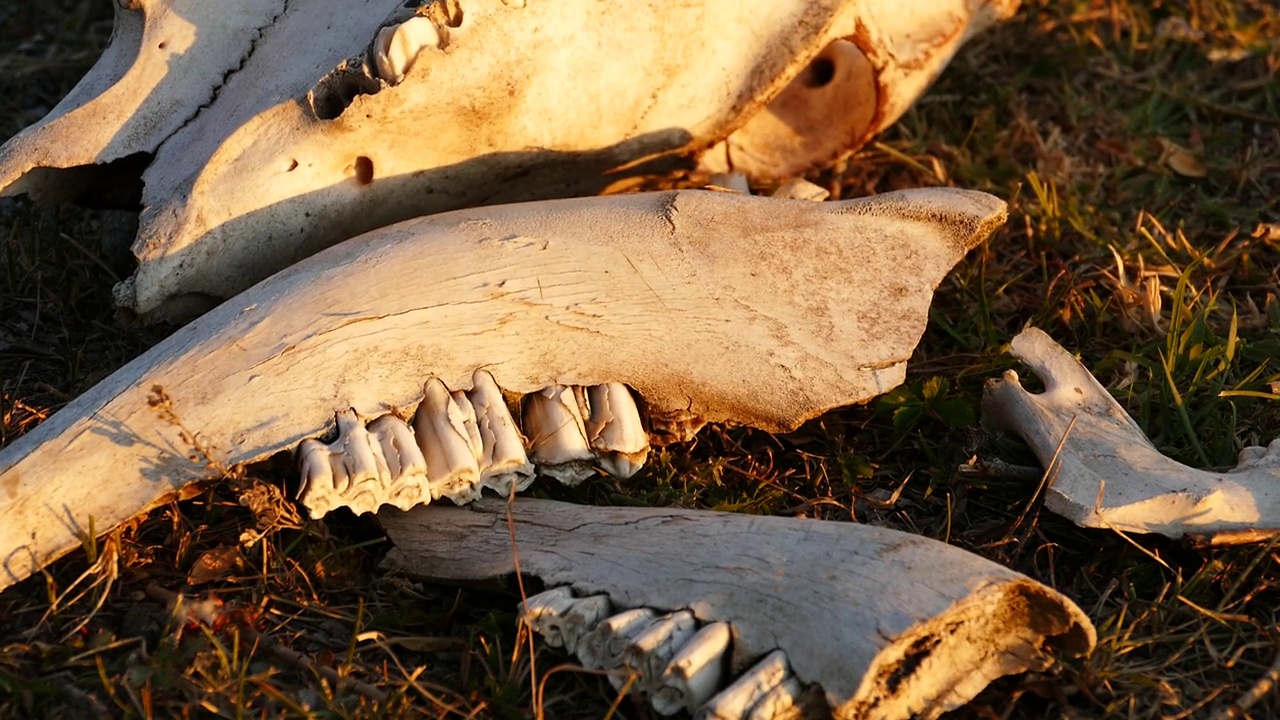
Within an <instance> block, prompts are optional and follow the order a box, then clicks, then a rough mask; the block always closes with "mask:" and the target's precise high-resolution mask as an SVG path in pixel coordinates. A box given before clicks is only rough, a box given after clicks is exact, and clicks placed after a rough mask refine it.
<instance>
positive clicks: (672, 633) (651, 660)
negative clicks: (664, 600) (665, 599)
mask: <svg viewBox="0 0 1280 720" xmlns="http://www.w3.org/2000/svg"><path fill="white" fill-rule="evenodd" d="M697 631H698V621H697V620H695V619H694V617H693V613H691V612H689V611H688V610H680V611H678V612H674V613H671V614H669V615H663V616H662V617H660V618H658V619H657V621H655V622H654V623H653V624H652V625H650V626H649V627H648V628H645V630H644V632H641V633H640V634H639V635H636V636H635V637H634V638H633V639H632V640H631V642H630V643H628V645H627V649H626V651H625V652H624V654H623V657H622V664H623V666H624V667H626V668H628V669H630V670H633V671H634V672H635V673H636V674H637V675H638V676H639V678H640V679H639V680H638V681H637V682H636V685H635V690H636V692H637V694H639V695H640V696H641V697H648V696H650V695H652V694H653V693H654V692H655V691H657V690H658V689H659V688H661V687H662V683H661V680H662V673H663V671H664V670H665V669H666V667H667V665H668V664H669V663H670V662H671V661H672V659H674V658H675V655H676V653H677V652H678V651H679V650H680V648H681V647H683V646H684V644H685V643H687V642H688V641H689V639H690V638H692V637H693V635H694V633H696V632H697ZM625 680H626V678H625V677H622V676H618V675H610V676H609V681H610V682H611V683H613V686H614V689H617V690H621V689H622V685H623V683H624V682H625Z"/></svg>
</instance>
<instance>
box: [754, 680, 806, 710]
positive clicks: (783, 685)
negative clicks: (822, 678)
mask: <svg viewBox="0 0 1280 720" xmlns="http://www.w3.org/2000/svg"><path fill="white" fill-rule="evenodd" d="M803 692H804V686H803V685H801V684H800V680H799V679H798V678H796V677H795V676H794V675H790V674H788V675H787V676H786V677H785V678H783V679H782V682H780V683H778V684H777V685H775V686H773V689H772V690H770V691H769V692H767V693H765V696H764V697H762V698H760V700H759V702H757V703H756V704H755V707H753V708H751V712H749V713H747V716H746V718H745V720H799V719H800V718H801V717H803V716H804V713H803V706H802V704H801V701H800V695H801V694H802V693H803Z"/></svg>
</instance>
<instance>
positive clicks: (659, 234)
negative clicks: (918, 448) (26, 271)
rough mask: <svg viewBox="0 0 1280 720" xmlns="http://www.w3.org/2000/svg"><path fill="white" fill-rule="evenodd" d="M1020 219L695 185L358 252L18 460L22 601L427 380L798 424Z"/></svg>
mask: <svg viewBox="0 0 1280 720" xmlns="http://www.w3.org/2000/svg"><path fill="white" fill-rule="evenodd" d="M1004 212H1005V209H1004V203H1002V202H1000V201H999V200H997V199H995V198H993V197H991V196H989V195H985V194H982V193H971V192H964V191H958V190H944V189H930V190H921V191H912V192H908V193H885V194H882V195H877V196H875V197H872V198H865V199H861V200H849V201H841V202H827V203H811V202H799V201H786V200H770V199H768V198H758V197H748V196H741V195H733V194H729V193H717V192H705V191H679V192H665V193H651V194H639V195H623V196H615V197H605V198H587V199H581V200H558V201H548V202H545V203H535V204H528V205H511V206H505V207H495V208H485V209H479V210H466V211H460V212H457V213H450V214H446V215H437V216H432V217H427V218H422V219H419V220H414V221H411V222H407V223H402V224H400V225H396V226H393V227H390V228H386V229H384V230H381V231H378V232H375V233H370V234H368V235H366V236H363V237H360V238H356V239H353V240H351V241H350V242H347V243H344V244H343V245H341V246H339V247H335V248H332V249H330V250H328V251H326V252H325V253H322V254H321V255H319V256H317V257H315V258H312V259H310V260H307V261H305V262H302V263H299V264H298V265H295V266H293V267H291V268H290V269H288V270H286V271H284V272H281V273H279V274H278V275H276V276H275V277H273V278H270V279H269V280H266V281H264V282H262V283H260V284H259V285H257V286H256V287H255V288H254V289H253V290H251V291H249V292H246V293H244V294H243V295H241V296H239V297H237V298H235V299H234V300H232V301H230V302H228V303H226V304H224V305H222V306H221V307H219V308H217V309H215V310H213V311H211V312H210V313H208V314H206V315H205V316H204V317H201V318H200V319H198V320H196V321H195V322H193V323H191V324H189V325H187V326H186V327H184V328H181V329H179V330H178V331H177V332H175V333H173V334H172V335H170V336H169V337H167V338H166V339H165V340H163V341H162V342H160V343H159V344H157V345H156V346H155V347H154V348H152V349H151V350H149V351H148V352H147V353H145V354H143V355H142V356H140V357H139V358H137V359H136V360H134V361H133V362H132V363H130V364H129V365H127V366H125V367H124V368H121V369H120V370H119V371H117V372H115V373H114V374H112V375H111V376H109V377H108V378H106V379H105V380H103V381H102V382H100V383H99V384H98V385H96V386H95V387H93V388H92V389H90V390H89V391H88V392H86V393H85V394H84V395H82V396H80V397H79V398H76V399H75V400H73V401H72V402H70V403H68V404H67V405H66V407H64V408H63V409H61V410H60V411H58V412H57V413H56V414H54V415H53V416H52V417H50V418H49V419H48V420H46V421H45V422H44V423H42V424H41V425H39V426H37V427H36V428H34V429H32V430H31V431H30V432H28V433H27V434H26V435H23V436H22V437H20V438H17V439H16V440H14V441H13V442H12V443H11V444H10V445H9V446H8V447H5V448H4V449H3V450H0V588H3V587H5V586H7V585H9V584H12V583H14V582H17V581H18V580H21V579H22V578H24V577H27V576H28V575H30V574H31V573H32V572H34V571H35V570H36V569H38V568H39V567H41V566H42V565H43V564H45V563H47V562H49V561H50V560H52V559H54V558H56V557H58V556H60V555H62V554H63V553H65V552H68V551H69V550H71V549H73V548H76V547H80V546H81V543H82V539H83V538H84V537H85V536H86V535H87V533H88V529H89V528H90V527H93V528H95V529H96V530H97V531H98V532H107V531H109V529H110V528H112V527H114V526H115V525H117V524H118V523H120V522H123V521H124V520H126V519H128V518H130V517H132V516H134V515H136V514H138V513H140V512H142V511H144V510H146V509H148V508H150V507H154V506H155V505H157V504H159V503H162V502H165V498H166V497H168V496H170V495H171V494H172V493H175V492H178V491H180V489H181V488H183V487H184V486H186V485H188V484H189V483H191V482H194V481H196V480H201V479H206V478H210V477H211V476H212V477H216V476H217V474H218V470H216V469H211V462H212V464H213V465H215V466H227V467H230V466H233V465H236V464H240V463H246V462H253V461H256V460H261V459H265V458H267V457H270V456H271V455H272V454H274V453H277V452H281V451H288V450H292V449H293V448H296V447H297V446H298V445H299V443H301V442H302V441H303V440H305V439H307V438H309V437H316V436H319V435H322V434H323V433H324V432H325V431H326V429H328V428H329V427H331V423H332V422H333V413H334V411H335V409H346V408H352V407H354V408H355V410H356V411H357V412H358V413H360V414H361V415H362V416H365V417H376V416H378V415H383V414H385V413H386V412H387V408H400V407H410V406H412V405H413V404H414V403H415V402H418V400H419V399H420V398H421V395H422V381H423V379H424V377H426V376H431V375H434V376H436V377H439V378H440V379H441V380H443V381H444V382H445V383H446V385H451V386H453V387H459V388H461V387H466V386H467V385H468V384H469V383H470V380H471V377H472V373H473V372H474V371H475V369H476V368H485V369H486V370H487V371H489V372H490V373H492V374H493V377H494V379H495V380H496V381H497V382H498V384H499V385H501V386H502V387H503V388H504V389H506V390H509V391H511V392H517V393H528V392H532V391H535V390H538V389H540V388H544V387H547V386H549V385H553V384H556V383H565V384H574V385H594V384H599V383H602V382H608V381H617V382H621V383H624V384H626V385H627V386H629V387H631V388H634V389H635V391H636V392H637V393H639V394H640V395H641V396H642V397H644V399H645V405H646V407H647V408H648V410H649V411H650V413H651V417H653V416H656V417H661V416H662V415H663V414H664V413H673V412H680V413H688V414H691V415H694V416H698V417H701V418H705V419H706V420H709V421H712V422H724V421H732V422H734V423H739V424H745V425H751V426H753V427H758V428H761V429H763V430H766V431H771V432H780V431H785V430H789V429H793V428H795V427H796V426H798V425H799V424H800V423H801V422H803V421H805V420H807V419H809V418H811V417H814V416H815V415H817V414H819V413H822V412H825V411H826V410H828V409H830V408H833V407H839V406H842V405H848V404H850V403H855V402H861V401H863V400H866V399H868V398H871V397H874V396H876V395H878V394H880V393H882V392H885V391H887V390H889V389H890V388H892V387H894V386H896V385H897V384H898V383H900V382H902V379H903V377H904V373H905V368H906V363H907V359H908V358H909V357H910V356H911V352H912V349H913V348H914V347H915V344H916V343H917V342H918V341H919V338H920V335H921V333H922V332H923V331H924V325H925V321H926V318H927V313H928V307H929V302H930V299H931V297H932V291H933V288H934V287H936V285H937V284H938V283H939V282H940V281H941V279H942V277H943V276H944V275H945V274H946V273H947V271H948V270H950V268H951V266H952V265H954V264H955V263H956V262H957V261H958V260H959V259H960V258H961V257H962V256H963V255H964V253H965V252H966V251H967V250H968V249H969V248H971V247H973V246H974V245H976V244H977V243H979V242H981V241H982V240H983V239H985V238H986V237H987V236H989V235H990V234H991V232H992V231H993V230H994V229H995V228H997V227H999V226H1000V224H1001V223H1002V222H1003V220H1004ZM796 248H803V250H802V251H800V252H793V250H794V249H796ZM761 267H771V268H775V271H774V272H769V273H762V272H759V269H760V268H761ZM797 287H803V288H805V289H806V292H805V293H803V294H802V295H798V294H796V293H795V292H794V289H795V288H797ZM157 386H159V387H161V388H162V389H163V390H164V391H165V393H166V394H167V395H168V397H169V398H170V403H171V409H172V412H173V414H174V415H176V416H177V417H179V418H180V419H181V421H182V423H183V424H184V425H185V426H186V427H190V428H193V429H195V430H196V431H197V432H198V433H199V434H200V436H201V438H202V439H203V442H202V447H204V448H206V449H207V451H208V453H209V455H210V456H211V457H209V458H203V457H199V458H195V459H194V460H193V459H192V457H191V448H190V446H189V442H188V441H187V440H185V439H184V437H186V433H184V431H183V430H182V428H181V427H178V426H176V425H175V424H174V423H173V422H172V421H171V420H169V419H167V417H168V416H165V415H161V414H158V413H156V412H155V410H153V408H152V407H151V405H149V404H148V403H149V400H151V399H152V396H153V395H154V393H153V390H152V388H154V387H157ZM449 402H452V398H450V399H449ZM418 439H419V441H421V440H422V437H421V434H420V433H419V435H418ZM428 459H429V458H428ZM107 478H110V492H104V491H102V487H101V485H100V483H99V482H98V481H101V482H107V480H106V479H107ZM433 481H434V478H433Z"/></svg>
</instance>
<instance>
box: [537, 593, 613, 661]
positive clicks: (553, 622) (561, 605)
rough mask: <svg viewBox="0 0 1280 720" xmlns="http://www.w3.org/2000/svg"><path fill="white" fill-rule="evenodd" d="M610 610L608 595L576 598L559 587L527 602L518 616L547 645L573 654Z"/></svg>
mask: <svg viewBox="0 0 1280 720" xmlns="http://www.w3.org/2000/svg"><path fill="white" fill-rule="evenodd" d="M611 609H612V607H611V606H610V604H609V596H608V595H591V596H589V597H585V598H575V597H574V596H573V591H571V590H570V589H569V588H568V587H558V588H553V589H551V590H547V591H546V592H542V593H539V594H537V595H534V596H533V597H531V598H528V599H527V600H526V601H525V602H523V603H521V604H520V607H519V608H518V612H519V613H520V619H521V620H522V621H523V622H525V623H526V624H528V625H529V627H530V628H532V629H533V630H534V631H535V632H537V633H538V634H539V635H542V637H543V640H544V641H545V642H546V643H547V644H548V645H550V646H551V647H563V648H564V649H565V651H566V652H570V653H573V652H576V651H577V649H578V643H579V642H580V641H581V639H582V637H583V636H584V635H586V634H587V633H589V632H591V631H592V630H593V629H595V627H596V625H597V624H599V622H600V621H601V620H602V619H603V618H604V617H605V616H607V615H608V614H609V612H610V610H611Z"/></svg>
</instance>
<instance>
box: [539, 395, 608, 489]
mask: <svg viewBox="0 0 1280 720" xmlns="http://www.w3.org/2000/svg"><path fill="white" fill-rule="evenodd" d="M524 431H525V435H527V436H528V438H529V458H530V459H531V460H533V462H534V463H535V464H536V465H537V466H538V472H540V473H542V474H544V475H550V476H551V477H553V478H555V479H557V480H559V481H560V482H562V483H564V484H566V485H577V484H578V483H580V482H582V481H583V480H586V479H587V478H589V477H591V476H592V475H593V474H595V470H594V468H593V464H594V461H595V455H594V454H592V452H591V445H590V444H589V443H588V442H587V429H586V427H585V425H584V423H583V420H582V411H581V410H580V409H579V407H578V400H577V398H576V397H575V394H574V391H573V389H572V388H568V387H565V386H563V385H552V386H551V387H547V388H543V389H541V390H539V391H538V392H535V393H530V394H529V395H527V396H525V404H524Z"/></svg>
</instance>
